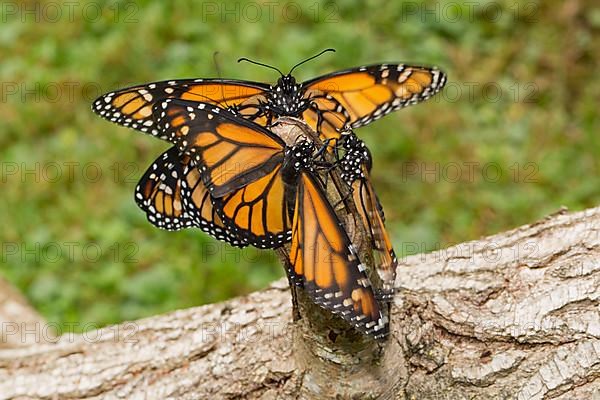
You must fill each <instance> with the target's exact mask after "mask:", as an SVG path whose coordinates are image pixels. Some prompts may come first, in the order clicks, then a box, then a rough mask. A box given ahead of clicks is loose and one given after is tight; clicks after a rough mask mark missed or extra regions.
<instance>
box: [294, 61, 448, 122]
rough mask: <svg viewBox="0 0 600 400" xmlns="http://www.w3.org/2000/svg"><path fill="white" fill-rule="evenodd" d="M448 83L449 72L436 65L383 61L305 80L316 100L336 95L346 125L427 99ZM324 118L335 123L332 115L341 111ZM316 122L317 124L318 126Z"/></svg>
mask: <svg viewBox="0 0 600 400" xmlns="http://www.w3.org/2000/svg"><path fill="white" fill-rule="evenodd" d="M445 83H446V76H445V75H444V73H443V72H441V71H440V70H439V69H437V68H429V67H418V66H410V65H404V64H393V65H392V64H390V65H388V64H381V65H371V66H367V67H360V68H356V69H351V70H347V71H341V72H338V73H335V74H333V75H325V76H323V77H320V78H316V79H313V80H311V81H309V82H307V83H306V84H305V86H306V95H305V97H306V98H308V99H313V102H315V101H317V100H318V99H321V98H323V97H326V98H333V99H335V100H336V101H337V103H338V104H339V105H341V106H342V107H343V108H344V110H346V112H347V118H346V119H345V120H344V124H343V126H344V127H346V128H350V127H351V128H358V127H360V126H363V125H366V124H368V123H370V122H372V121H374V120H376V119H378V118H381V117H382V116H384V115H386V114H388V113H390V112H392V111H394V110H398V109H400V108H403V107H406V106H408V105H411V104H416V103H419V102H422V101H425V100H427V99H428V98H430V97H431V96H433V95H434V94H436V93H437V92H439V91H440V90H441V89H442V88H443V87H444V85H445ZM311 118H312V120H313V121H315V120H317V118H315V117H314V116H311ZM322 118H323V119H325V120H327V122H329V124H331V125H334V124H335V122H334V121H333V118H336V119H339V118H340V115H339V114H334V113H329V114H327V113H325V112H324V113H323V115H322ZM317 122H318V120H317V121H316V122H315V126H319V124H318V123H317ZM338 123H339V122H338ZM321 124H322V125H323V126H326V124H324V123H321ZM338 131H339V128H338Z"/></svg>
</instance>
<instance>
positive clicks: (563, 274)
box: [0, 208, 600, 399]
mask: <svg viewBox="0 0 600 400" xmlns="http://www.w3.org/2000/svg"><path fill="white" fill-rule="evenodd" d="M599 233H600V208H596V209H591V210H587V211H583V212H578V213H574V214H568V213H565V212H564V211H561V212H560V213H557V214H555V215H552V216H550V217H547V218H546V219H544V220H542V221H539V222H537V223H534V224H532V225H527V226H523V227H521V228H518V229H515V230H512V231H509V232H506V233H502V234H499V235H495V236H491V237H488V238H484V239H482V240H478V241H472V242H468V243H463V244H460V245H457V246H454V247H451V248H448V249H445V250H441V251H437V252H433V253H429V254H420V255H415V256H411V257H408V258H406V259H404V260H402V261H401V264H400V267H399V273H398V279H397V282H396V284H397V286H398V287H399V288H400V289H399V293H398V294H397V295H396V297H395V299H394V301H393V304H392V318H391V331H392V332H391V336H390V338H389V340H388V341H387V342H386V344H385V345H384V346H383V347H376V351H373V348H374V347H373V345H372V343H371V342H369V341H359V343H360V344H359V345H356V343H355V342H354V341H352V340H350V339H348V338H347V337H346V336H337V334H335V333H333V332H332V331H331V330H330V332H329V334H328V337H329V343H324V342H319V345H318V346H315V345H314V342H313V341H311V340H307V336H309V335H311V332H310V325H311V323H310V321H309V323H306V322H305V323H298V322H294V321H293V319H292V313H291V306H290V294H289V289H288V285H287V282H286V281H284V280H281V281H277V282H275V283H274V284H273V285H271V286H270V287H269V288H267V289H265V290H263V291H260V292H256V293H252V294H250V295H248V296H244V297H240V298H236V299H232V300H230V301H226V302H223V303H219V304H212V305H206V306H202V307H196V308H193V309H189V310H181V311H175V312H172V313H169V314H166V315H161V316H156V317H152V318H147V319H144V320H140V321H135V322H129V323H125V324H122V325H118V326H113V327H107V328H104V329H101V330H99V331H93V332H88V333H87V334H84V335H81V336H70V337H67V338H61V340H58V341H56V342H54V343H38V344H36V345H30V346H25V347H19V348H14V349H2V350H0V398H1V399H31V398H35V399H38V398H41V399H58V398H94V399H99V398H102V399H112V398H123V399H138V398H140V399H142V398H143V399H237V398H245V399H303V398H318V399H325V398H339V399H346V398H352V399H367V398H380V399H600V379H598V378H599V376H600V314H599V296H600V291H599V290H598V289H599V286H600V237H599ZM0 308H1V307H0ZM11 318H14V314H13V315H12V316H11ZM13 322H20V320H17V319H14V320H13Z"/></svg>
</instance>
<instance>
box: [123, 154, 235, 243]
mask: <svg viewBox="0 0 600 400" xmlns="http://www.w3.org/2000/svg"><path fill="white" fill-rule="evenodd" d="M135 201H136V203H137V205H138V206H139V207H140V208H141V209H142V210H143V211H144V212H145V213H146V217H147V218H148V221H150V222H151V223H152V224H153V225H154V226H157V227H159V228H161V229H166V230H173V231H176V230H180V229H184V228H193V227H197V228H200V229H201V230H203V231H204V232H206V233H208V234H209V235H211V236H212V237H214V238H216V239H218V240H221V241H225V242H227V243H229V244H231V245H233V246H237V247H245V246H246V245H247V244H246V243H245V242H244V241H243V240H241V239H240V238H238V237H237V236H236V235H235V234H234V233H233V232H231V231H230V230H228V229H227V228H226V227H225V226H224V225H223V222H222V221H221V219H220V217H219V216H218V215H217V213H216V210H215V209H214V207H213V205H212V202H211V198H210V196H209V194H208V190H206V187H205V186H204V184H203V183H202V181H201V180H200V172H199V171H198V169H197V168H195V167H194V166H193V164H192V163H191V159H190V157H189V156H186V155H185V154H181V153H180V151H179V150H178V149H177V148H176V147H172V148H170V149H169V150H167V151H165V152H164V153H163V154H161V155H160V156H159V157H158V158H157V159H156V161H154V163H153V164H152V165H151V166H150V168H148V170H147V171H146V172H145V173H144V175H143V176H142V178H141V179H140V181H139V183H138V185H137V187H136V189H135Z"/></svg>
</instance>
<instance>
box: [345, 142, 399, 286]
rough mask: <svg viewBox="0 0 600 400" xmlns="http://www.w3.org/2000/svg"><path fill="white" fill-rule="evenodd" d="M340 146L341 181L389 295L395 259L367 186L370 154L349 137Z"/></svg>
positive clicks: (378, 205) (375, 200)
mask: <svg viewBox="0 0 600 400" xmlns="http://www.w3.org/2000/svg"><path fill="white" fill-rule="evenodd" d="M342 146H343V147H344V149H345V154H344V155H343V157H342V159H341V162H340V167H341V169H342V173H341V178H342V179H343V180H344V181H345V182H346V183H347V184H348V185H349V186H350V187H351V189H352V197H353V199H354V203H355V204H356V207H357V211H358V214H359V215H360V218H361V220H362V223H363V226H364V227H365V228H366V230H367V233H368V234H369V235H370V238H371V246H372V247H373V251H374V256H375V267H376V270H377V272H378V274H379V276H380V277H381V279H382V281H383V284H384V289H385V290H386V291H389V290H390V289H391V288H392V287H393V284H394V281H395V279H396V267H397V266H398V259H397V258H396V253H395V252H394V248H393V246H392V242H391V240H390V237H389V234H388V232H387V230H386V228H385V224H384V214H383V207H382V206H381V203H380V202H379V199H378V198H377V194H376V193H375V189H374V188H373V184H372V183H371V178H370V170H371V168H372V166H373V164H372V158H371V154H370V152H369V149H368V148H367V146H366V145H365V143H364V142H363V141H362V140H360V139H358V138H357V137H356V136H355V135H354V134H353V133H350V134H348V135H345V136H344V137H343V138H342Z"/></svg>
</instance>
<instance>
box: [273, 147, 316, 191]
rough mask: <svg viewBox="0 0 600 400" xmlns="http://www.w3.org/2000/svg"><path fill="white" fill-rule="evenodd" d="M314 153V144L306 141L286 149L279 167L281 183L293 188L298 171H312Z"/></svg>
mask: <svg viewBox="0 0 600 400" xmlns="http://www.w3.org/2000/svg"><path fill="white" fill-rule="evenodd" d="M314 151H315V145H314V143H312V142H310V141H308V140H300V141H299V142H298V143H297V144H295V145H293V146H289V147H287V148H286V150H285V153H284V156H283V164H282V167H281V173H282V177H283V181H284V182H285V183H286V184H289V185H294V186H295V185H296V181H297V179H298V176H299V174H300V171H303V170H304V171H307V170H308V171H310V170H312V168H313V153H314Z"/></svg>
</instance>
